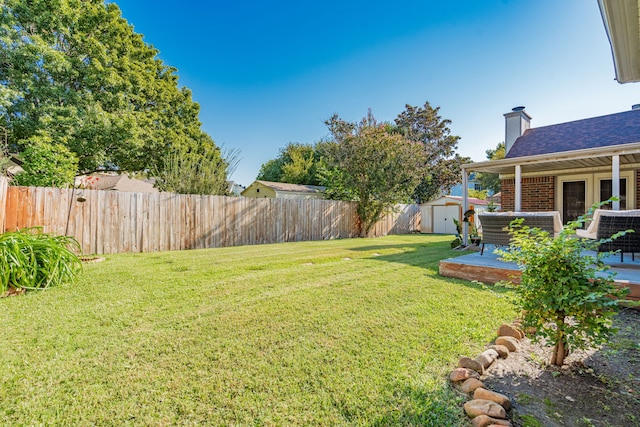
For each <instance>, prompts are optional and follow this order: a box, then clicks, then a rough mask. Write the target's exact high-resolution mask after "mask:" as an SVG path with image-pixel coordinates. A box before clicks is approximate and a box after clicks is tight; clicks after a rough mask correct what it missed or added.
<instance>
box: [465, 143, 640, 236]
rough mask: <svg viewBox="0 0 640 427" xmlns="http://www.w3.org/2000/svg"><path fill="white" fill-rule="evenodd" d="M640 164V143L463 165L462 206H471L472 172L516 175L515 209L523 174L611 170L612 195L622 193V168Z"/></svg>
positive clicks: (519, 202)
mask: <svg viewBox="0 0 640 427" xmlns="http://www.w3.org/2000/svg"><path fill="white" fill-rule="evenodd" d="M631 166H635V167H640V142H633V143H628V144H620V145H612V146H608V147H596V148H588V149H583V150H573V151H564V152H560V153H550V154H539V155H533V156H526V157H514V158H508V159H500V160H489V161H486V162H478V163H467V164H464V165H462V208H463V209H464V210H465V211H466V210H467V209H468V208H469V191H468V180H469V173H470V172H488V173H497V174H500V175H501V176H514V177H515V211H516V212H519V211H520V206H521V180H522V176H523V175H527V174H544V173H553V174H557V173H562V171H565V172H569V171H576V170H580V169H582V170H584V169H589V170H597V169H608V170H610V171H611V177H612V194H613V195H614V196H617V197H618V198H619V196H620V185H619V180H620V178H619V177H620V169H624V168H625V167H631ZM619 207H620V205H619V201H614V202H613V209H619ZM463 242H464V244H465V245H466V244H467V242H468V227H467V224H466V223H465V225H464V227H463Z"/></svg>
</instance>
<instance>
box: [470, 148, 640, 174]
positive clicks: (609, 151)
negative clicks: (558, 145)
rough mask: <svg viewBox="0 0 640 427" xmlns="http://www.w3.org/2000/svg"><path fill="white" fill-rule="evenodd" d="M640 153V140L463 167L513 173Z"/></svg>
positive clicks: (479, 170) (489, 161)
mask: <svg viewBox="0 0 640 427" xmlns="http://www.w3.org/2000/svg"><path fill="white" fill-rule="evenodd" d="M638 153H640V142H633V143H628V144H620V145H612V146H608V147H596V148H586V149H583V150H574V151H564V152H561V153H549V154H538V155H535V156H523V157H514V158H508V159H500V160H488V161H486V162H476V163H466V164H463V165H462V169H463V170H466V171H469V172H471V171H473V172H489V173H512V172H513V170H512V169H511V168H515V167H516V166H518V165H520V166H524V165H533V164H544V163H552V162H553V163H554V164H557V163H558V162H562V161H567V162H569V161H572V160H580V159H585V158H594V157H609V156H614V155H620V156H623V155H625V154H638Z"/></svg>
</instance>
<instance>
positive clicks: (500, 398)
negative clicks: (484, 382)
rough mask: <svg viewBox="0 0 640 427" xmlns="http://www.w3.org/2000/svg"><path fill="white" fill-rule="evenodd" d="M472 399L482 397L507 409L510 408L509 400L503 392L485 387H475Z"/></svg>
mask: <svg viewBox="0 0 640 427" xmlns="http://www.w3.org/2000/svg"><path fill="white" fill-rule="evenodd" d="M473 398H474V399H484V400H490V401H492V402H496V403H497V404H498V405H500V406H502V407H503V408H504V409H506V410H507V411H508V410H509V409H511V401H510V400H509V398H508V397H507V396H505V395H504V394H500V393H496V392H495V391H491V390H487V389H485V388H477V389H475V392H474V393H473Z"/></svg>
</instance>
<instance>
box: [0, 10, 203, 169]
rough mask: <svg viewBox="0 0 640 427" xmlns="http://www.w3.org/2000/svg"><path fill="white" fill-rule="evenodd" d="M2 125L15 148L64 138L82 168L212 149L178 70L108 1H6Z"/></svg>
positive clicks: (141, 164) (0, 36) (0, 41)
mask: <svg viewBox="0 0 640 427" xmlns="http://www.w3.org/2000/svg"><path fill="white" fill-rule="evenodd" d="M0 9H1V14H0V126H4V127H6V128H7V129H8V133H9V143H10V144H11V146H12V149H17V150H19V151H22V150H25V149H26V148H27V147H28V146H29V145H30V144H31V143H32V140H33V138H34V137H35V136H39V137H41V138H46V139H49V140H51V141H52V143H53V144H61V145H63V146H65V147H66V148H67V149H68V150H69V151H70V152H72V153H74V154H75V155H76V157H77V159H78V168H79V172H80V173H87V172H91V171H95V170H118V171H141V170H155V169H159V168H161V167H162V166H163V165H164V158H165V156H166V155H167V154H168V153H172V152H175V151H176V150H177V151H182V152H191V153H198V152H207V151H211V150H213V149H215V144H214V143H213V141H212V140H211V138H209V137H208V136H207V135H206V134H205V133H204V132H203V131H202V130H201V123H200V121H199V118H198V114H199V106H198V104H197V103H195V102H194V101H193V100H192V98H191V92H190V91H189V90H188V89H186V88H184V87H179V86H178V76H177V75H176V69H175V68H172V67H169V66H167V65H165V64H164V63H163V62H162V61H161V60H160V59H158V57H157V55H158V51H157V50H156V49H155V48H153V47H152V46H150V45H148V44H147V43H145V42H144V41H143V38H142V35H140V34H137V33H135V32H134V31H133V28H132V26H131V25H129V23H128V22H127V21H126V20H125V19H124V18H123V17H122V15H121V12H120V9H119V8H118V6H117V5H116V4H114V3H108V4H105V2H104V1H103V0H3V2H2V3H1V5H0Z"/></svg>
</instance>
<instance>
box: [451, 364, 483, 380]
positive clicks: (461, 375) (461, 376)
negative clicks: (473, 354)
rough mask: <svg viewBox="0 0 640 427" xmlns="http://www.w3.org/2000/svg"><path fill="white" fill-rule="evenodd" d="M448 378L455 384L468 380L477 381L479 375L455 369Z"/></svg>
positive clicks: (465, 369) (463, 369)
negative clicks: (473, 379) (474, 379)
mask: <svg viewBox="0 0 640 427" xmlns="http://www.w3.org/2000/svg"><path fill="white" fill-rule="evenodd" d="M449 378H450V379H451V381H453V382H454V383H457V382H459V381H464V380H467V379H469V378H476V379H479V378H480V374H478V373H477V372H476V371H474V370H471V369H467V368H456V369H454V370H453V371H452V372H451V375H450V376H449Z"/></svg>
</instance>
